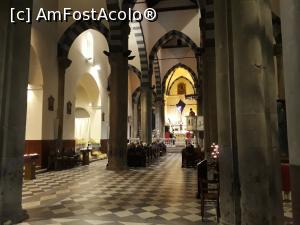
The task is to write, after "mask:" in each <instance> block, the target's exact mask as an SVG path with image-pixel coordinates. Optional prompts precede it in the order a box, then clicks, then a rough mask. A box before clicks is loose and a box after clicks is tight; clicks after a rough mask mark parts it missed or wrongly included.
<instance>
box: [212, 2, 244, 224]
mask: <svg viewBox="0 0 300 225" xmlns="http://www.w3.org/2000/svg"><path fill="white" fill-rule="evenodd" d="M230 6H231V5H230V1H227V2H226V1H215V2H214V9H215V34H216V38H215V41H216V47H215V48H216V83H217V105H218V114H217V115H218V144H219V146H220V152H221V154H220V161H219V163H220V165H219V166H220V188H221V189H220V202H221V223H222V224H224V225H225V224H226V225H233V224H234V225H237V224H241V208H240V184H239V173H238V153H237V143H236V142H237V140H236V115H235V99H234V97H235V95H234V81H233V73H234V69H233V58H232V51H233V48H232V25H231V7H230Z"/></svg>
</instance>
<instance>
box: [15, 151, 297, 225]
mask: <svg viewBox="0 0 300 225" xmlns="http://www.w3.org/2000/svg"><path fill="white" fill-rule="evenodd" d="M105 166H106V160H104V161H97V162H94V163H92V164H90V165H89V166H81V167H76V168H73V169H70V170H65V171H56V172H47V173H43V174H39V175H37V179H36V180H32V181H24V188H23V207H24V208H25V209H26V210H27V212H28V214H29V219H28V220H27V221H25V222H23V223H20V225H44V224H51V225H77V224H78V225H98V224H99V225H100V224H101V225H154V224H156V225H196V224H197V225H199V224H208V225H210V224H211V225H214V224H217V223H216V216H215V214H216V213H215V207H214V205H208V206H207V207H206V213H205V221H204V222H202V221H201V216H200V201H199V200H198V199H197V198H196V197H195V196H196V192H197V183H196V181H197V173H196V170H194V169H183V168H181V154H174V153H173V154H172V153H170V154H168V155H167V156H166V157H163V158H162V159H160V161H159V162H157V163H155V164H153V165H152V166H150V167H148V168H140V169H129V170H127V171H122V172H114V171H108V170H106V169H105ZM285 208H286V212H287V213H286V215H287V219H288V217H289V216H291V213H290V211H288V210H289V209H290V205H289V204H288V203H286V204H285ZM288 221H289V220H288ZM287 224H288V225H290V224H291V223H286V225H287Z"/></svg>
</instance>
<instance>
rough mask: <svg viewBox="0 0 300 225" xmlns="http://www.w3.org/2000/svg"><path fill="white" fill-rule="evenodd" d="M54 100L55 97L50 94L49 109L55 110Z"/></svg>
mask: <svg viewBox="0 0 300 225" xmlns="http://www.w3.org/2000/svg"><path fill="white" fill-rule="evenodd" d="M54 102H55V99H54V97H53V96H52V95H50V96H49V98H48V110H49V111H54Z"/></svg>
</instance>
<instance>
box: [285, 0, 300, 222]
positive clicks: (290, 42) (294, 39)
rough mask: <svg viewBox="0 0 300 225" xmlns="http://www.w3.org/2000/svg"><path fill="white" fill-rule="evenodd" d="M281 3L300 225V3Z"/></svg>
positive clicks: (296, 210)
mask: <svg viewBox="0 0 300 225" xmlns="http://www.w3.org/2000/svg"><path fill="white" fill-rule="evenodd" d="M280 2H281V22H282V24H281V25H282V26H281V27H282V47H283V64H284V80H285V97H286V108H287V125H288V143H289V158H290V172H291V185H292V186H291V188H292V201H293V216H294V224H300V179H299V177H300V138H299V132H300V122H299V118H300V101H299V96H300V63H299V59H300V43H299V40H300V32H299V24H300V1H298V0H284V1H280Z"/></svg>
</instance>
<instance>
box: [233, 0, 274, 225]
mask: <svg viewBox="0 0 300 225" xmlns="http://www.w3.org/2000/svg"><path fill="white" fill-rule="evenodd" d="M231 8H232V24H233V26H232V28H233V32H232V34H233V36H232V37H233V56H234V58H233V59H234V83H235V110H236V131H237V132H236V134H237V146H238V161H239V178H240V188H241V202H240V204H241V221H242V222H241V224H243V225H246V224H251V225H271V224H272V220H271V212H270V208H269V207H270V205H269V203H270V202H269V198H270V195H269V194H270V193H269V188H270V186H269V185H270V183H269V175H270V174H269V157H270V151H269V149H268V147H269V145H268V133H267V127H268V124H267V120H266V108H265V104H266V99H265V87H264V70H263V67H264V66H263V63H264V58H263V55H262V44H263V42H264V40H263V39H262V36H261V32H262V29H261V23H260V21H261V18H260V11H259V9H260V5H259V2H258V1H256V0H248V1H242V0H232V1H231Z"/></svg>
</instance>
